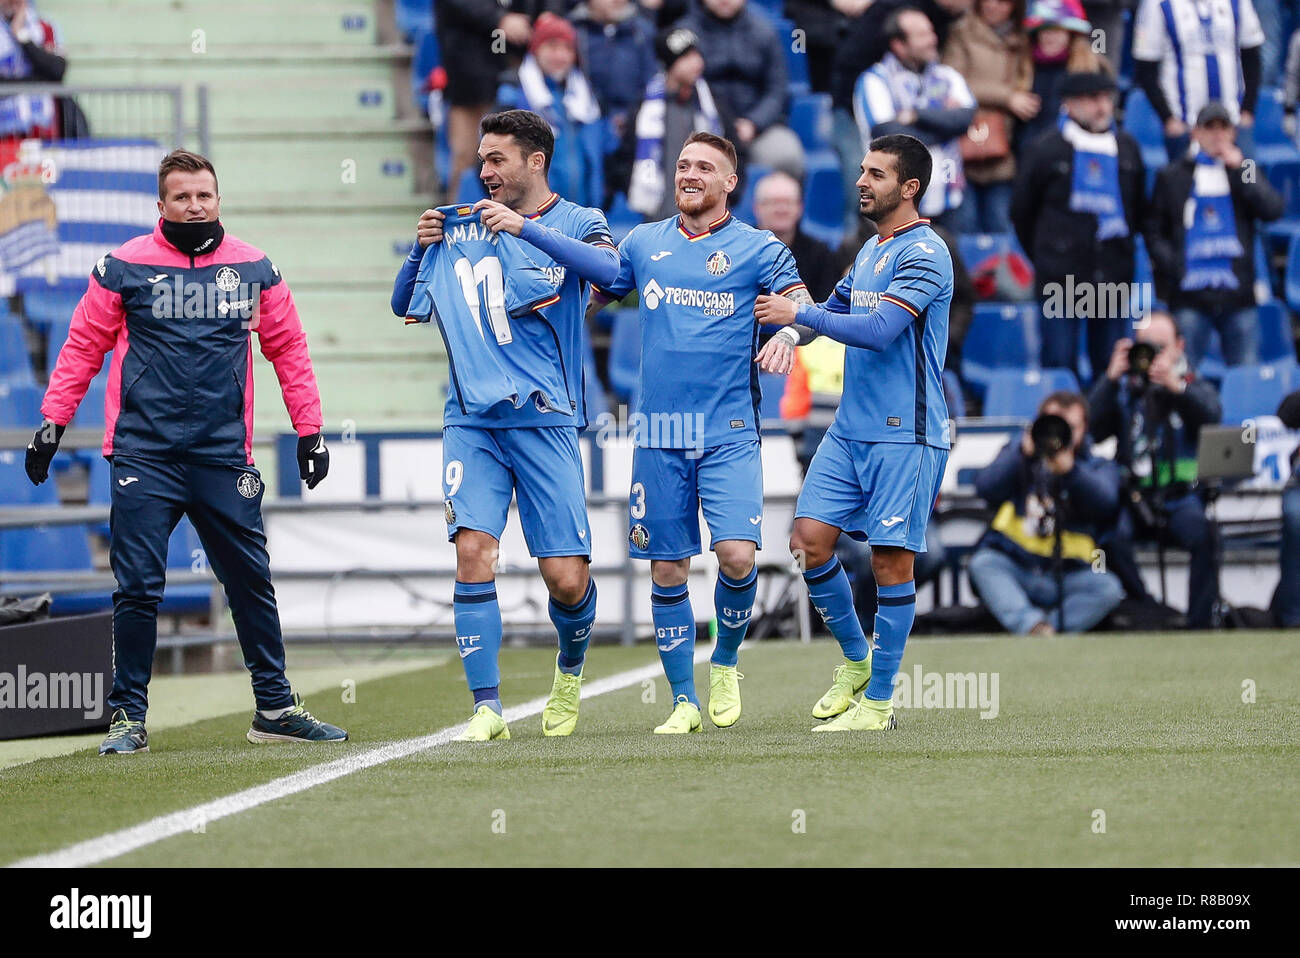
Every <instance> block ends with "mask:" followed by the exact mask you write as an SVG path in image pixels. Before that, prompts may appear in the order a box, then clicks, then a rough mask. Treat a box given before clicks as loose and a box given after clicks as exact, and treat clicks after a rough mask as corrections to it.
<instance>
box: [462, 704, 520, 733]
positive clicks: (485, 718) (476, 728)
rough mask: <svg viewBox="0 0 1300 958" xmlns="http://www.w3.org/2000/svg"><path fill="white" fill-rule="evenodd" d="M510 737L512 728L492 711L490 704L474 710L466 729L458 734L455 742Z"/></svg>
mask: <svg viewBox="0 0 1300 958" xmlns="http://www.w3.org/2000/svg"><path fill="white" fill-rule="evenodd" d="M509 738H510V729H509V727H508V726H507V725H506V720H505V719H503V718H502V717H501V716H500V715H497V713H496V712H494V711H492V706H490V705H480V706H479V707H478V708H477V709H475V710H474V715H473V716H472V717H471V718H470V720H469V726H468V727H467V728H466V729H465V731H463V732H461V733H460V734H459V735H457V736H456V737H455V738H454V739H452V741H454V742H496V741H505V740H507V739H509Z"/></svg>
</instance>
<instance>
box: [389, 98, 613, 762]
mask: <svg viewBox="0 0 1300 958" xmlns="http://www.w3.org/2000/svg"><path fill="white" fill-rule="evenodd" d="M480 132H481V134H482V139H481V141H480V143H479V150H478V156H479V160H480V162H481V163H482V173H481V174H480V176H481V179H482V180H483V184H484V186H486V187H487V190H488V194H489V195H490V197H491V199H488V200H480V201H479V202H478V203H477V204H475V205H474V208H473V209H474V213H476V214H477V216H476V217H458V218H457V220H458V227H459V228H464V229H465V230H466V233H467V235H468V233H469V232H470V230H471V229H472V226H473V224H469V223H465V222H463V221H464V220H466V219H477V220H478V222H479V223H480V224H481V225H482V226H483V227H486V228H487V229H488V230H489V231H491V232H492V233H495V234H498V235H499V236H500V237H501V239H502V240H503V241H504V240H505V239H506V234H508V235H509V236H510V237H517V238H518V240H520V241H522V242H521V243H520V244H519V245H520V246H522V247H523V248H524V249H525V250H526V255H527V257H528V258H530V259H531V260H532V261H533V262H534V263H535V264H536V266H538V267H540V268H541V269H542V270H543V271H545V273H546V274H547V275H549V276H551V277H553V279H552V282H553V283H554V287H555V293H557V294H558V299H557V300H556V301H555V302H553V303H544V301H543V302H541V303H539V302H522V301H521V302H520V303H518V304H514V305H518V306H519V307H520V309H519V310H518V311H517V312H516V315H514V316H509V315H506V316H501V315H498V316H496V318H495V319H494V318H493V313H494V312H501V311H500V310H496V309H495V308H494V306H496V305H500V304H501V303H503V302H504V301H506V300H508V299H509V298H510V295H511V292H510V289H511V284H510V283H509V282H505V281H504V280H503V278H502V274H501V271H500V270H499V269H488V270H477V271H475V272H474V273H473V274H472V275H471V276H470V278H469V280H468V282H467V283H466V284H464V285H462V284H460V283H457V284H454V288H452V289H446V290H431V291H429V292H430V295H429V296H426V297H421V300H422V301H426V302H432V303H434V304H435V306H436V304H438V303H446V302H451V303H455V302H456V298H457V297H462V296H466V297H473V298H474V299H475V300H477V299H478V296H479V293H478V290H479V288H480V287H484V288H485V289H486V292H485V293H484V297H485V298H484V302H485V303H487V304H488V310H487V312H488V314H489V315H488V316H487V317H486V323H485V325H484V326H483V330H482V331H483V334H484V336H485V337H491V338H492V339H493V343H494V346H499V348H500V354H499V355H501V357H502V360H503V365H504V368H506V369H507V370H508V371H509V372H510V373H511V374H512V375H513V378H514V379H515V380H526V381H527V382H528V383H529V384H545V383H554V384H556V386H555V388H552V389H546V388H543V389H539V390H536V391H533V392H531V393H529V395H530V396H531V398H530V399H529V401H527V402H525V403H523V404H522V405H518V404H517V403H516V402H511V401H509V400H508V399H503V400H502V401H500V402H497V403H496V404H495V405H492V406H490V407H488V408H487V409H486V410H479V409H476V408H473V407H471V406H470V405H469V404H468V403H467V404H465V405H464V406H462V402H461V399H462V397H463V396H464V393H463V392H462V391H460V390H458V389H457V388H452V389H450V390H449V391H448V397H447V405H446V411H445V414H444V426H443V496H444V499H445V501H446V515H447V536H448V538H449V539H450V540H451V541H452V542H454V543H455V545H456V590H455V597H454V601H453V609H454V613H455V619H456V643H457V647H458V651H459V652H460V656H461V662H462V664H463V665H464V667H465V676H466V679H467V680H468V682H469V687H470V690H471V691H472V692H473V695H474V714H473V717H472V718H471V719H470V722H469V727H468V729H467V730H466V732H465V733H464V735H462V736H461V738H462V739H463V740H466V741H489V740H493V739H508V738H509V737H510V731H509V729H508V727H507V725H506V721H505V719H504V718H503V717H502V714H501V713H502V707H501V693H500V684H501V675H500V669H499V665H498V655H499V652H500V648H501V631H502V630H501V609H500V606H499V605H498V604H497V595H496V582H495V576H496V561H497V552H498V548H499V544H500V539H501V533H502V531H503V530H504V529H505V524H506V518H507V515H508V512H509V508H510V500H511V496H512V495H514V497H515V498H516V499H517V500H518V503H519V517H520V521H521V523H522V525H523V532H524V539H525V540H526V541H527V543H528V551H529V552H530V553H531V554H532V555H533V556H534V557H536V559H537V564H538V568H539V570H540V571H541V574H542V578H543V579H544V580H545V582H546V587H547V590H548V591H549V592H550V615H551V621H552V622H553V623H554V624H555V629H556V632H557V633H558V636H559V645H560V652H559V656H558V658H557V661H556V670H555V680H554V684H553V686H552V689H551V695H550V698H549V700H548V702H547V704H546V707H545V709H544V710H543V711H542V731H543V733H544V734H546V735H569V734H571V733H572V732H573V730H574V728H575V727H576V726H577V723H578V700H579V692H580V684H581V680H582V667H583V662H584V660H585V656H586V651H587V644H588V642H589V640H590V636H591V628H592V624H593V622H594V621H595V618H596V586H595V583H594V582H593V581H592V580H591V577H590V575H589V572H588V564H589V563H590V560H591V538H590V535H589V528H590V527H589V525H588V523H587V504H586V494H585V490H586V484H585V482H584V481H583V472H582V457H581V455H580V453H579V449H578V432H579V430H581V429H582V428H583V427H585V425H586V421H587V417H586V407H585V403H584V401H583V373H582V369H583V366H582V337H583V334H584V326H583V320H584V310H585V308H586V302H587V287H588V285H589V284H591V283H593V282H599V283H609V282H613V280H614V278H615V276H616V275H617V273H618V254H617V251H616V250H615V247H614V244H613V241H612V239H611V237H610V235H609V227H608V225H607V224H606V222H605V217H604V214H602V213H601V212H600V211H598V210H593V209H588V208H586V207H582V206H578V205H576V204H574V203H570V202H568V201H566V200H563V199H561V198H560V197H559V196H557V195H556V194H555V193H553V192H552V191H551V189H550V187H549V186H548V185H547V170H548V169H549V168H550V163H551V156H552V154H553V153H554V150H555V137H554V134H553V133H552V132H551V128H550V126H549V124H547V122H546V120H545V119H543V118H542V117H540V116H538V115H537V114H536V113H531V112H528V111H526V110H507V111H504V112H501V113H494V114H492V115H490V116H488V117H486V118H484V120H483V122H482V124H481V126H480ZM444 225H447V226H448V228H450V225H449V223H448V221H447V220H446V211H444V210H426V211H425V213H424V214H423V215H422V216H421V217H420V222H419V225H418V228H417V242H416V244H415V245H414V246H413V247H412V248H411V253H410V255H409V256H408V257H407V261H406V263H405V264H404V265H403V267H402V270H401V272H400V273H399V274H398V277H397V282H396V284H395V285H394V289H393V301H392V306H393V311H394V312H395V313H396V314H397V315H399V316H401V315H407V310H408V307H411V308H415V307H416V305H417V304H416V303H414V302H413V294H414V293H415V292H416V276H417V273H419V272H420V270H421V260H422V259H423V258H424V256H425V255H426V251H427V250H428V247H430V246H433V245H434V244H439V243H442V242H443V240H444ZM511 242H512V243H513V242H514V241H513V240H512V241H511ZM480 245H481V244H480ZM471 265H472V266H477V265H479V264H477V263H476V264H471ZM487 265H489V266H490V265H491V264H487ZM511 278H512V279H514V278H516V277H514V276H513V275H512V277H511ZM448 285H452V284H448ZM464 286H468V287H469V288H468V289H467V290H465V289H464ZM532 298H533V297H530V296H523V297H522V299H532ZM510 305H511V304H507V311H508V310H509V307H510ZM437 308H438V309H439V311H440V313H441V310H442V307H437ZM476 308H477V307H476ZM443 319H444V321H453V320H452V319H450V318H447V317H443ZM460 332H461V333H463V332H464V330H463V329H462V330H460ZM448 341H449V343H450V342H451V340H450V338H449V340H448ZM455 378H456V376H455V374H453V387H455V386H456V383H455V381H454V380H455ZM464 385H465V386H466V387H467V388H468V386H469V384H468V383H466V384H464Z"/></svg>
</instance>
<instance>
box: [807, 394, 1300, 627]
mask: <svg viewBox="0 0 1300 958" xmlns="http://www.w3.org/2000/svg"><path fill="white" fill-rule="evenodd" d="M782 415H784V413H782ZM1277 417H1278V418H1279V419H1281V420H1282V425H1284V426H1286V427H1287V428H1288V429H1300V389H1297V390H1296V391H1295V392H1293V393H1291V395H1289V396H1287V397H1286V398H1285V399H1283V400H1282V405H1281V406H1279V407H1278V410H1277ZM1278 564H1279V566H1280V569H1279V571H1280V572H1281V577H1280V578H1279V579H1278V583H1277V591H1276V592H1274V593H1273V613H1274V614H1275V615H1276V616H1277V618H1278V621H1279V622H1280V623H1281V624H1282V625H1284V626H1286V627H1287V628H1290V629H1294V628H1297V627H1300V589H1297V588H1296V583H1298V582H1300V449H1296V451H1295V452H1293V453H1292V454H1291V481H1290V482H1288V483H1287V485H1286V489H1285V490H1283V492H1282V551H1281V556H1280V560H1279V563H1278Z"/></svg>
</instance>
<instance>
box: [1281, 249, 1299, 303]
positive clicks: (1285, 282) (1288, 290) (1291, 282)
mask: <svg viewBox="0 0 1300 958" xmlns="http://www.w3.org/2000/svg"><path fill="white" fill-rule="evenodd" d="M1282 293H1283V295H1284V296H1285V297H1286V302H1287V305H1288V306H1290V307H1291V308H1292V309H1293V310H1295V311H1296V312H1300V234H1297V235H1296V236H1293V237H1291V241H1290V243H1289V244H1288V245H1287V255H1286V275H1285V276H1284V277H1283V278H1282Z"/></svg>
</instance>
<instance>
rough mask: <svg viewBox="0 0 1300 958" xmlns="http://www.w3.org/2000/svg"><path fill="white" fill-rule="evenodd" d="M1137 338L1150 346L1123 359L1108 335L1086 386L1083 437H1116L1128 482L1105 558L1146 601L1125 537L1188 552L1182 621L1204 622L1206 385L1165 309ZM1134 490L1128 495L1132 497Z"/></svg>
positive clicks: (1209, 387) (1209, 560) (1211, 393)
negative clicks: (1102, 364) (1110, 347)
mask: <svg viewBox="0 0 1300 958" xmlns="http://www.w3.org/2000/svg"><path fill="white" fill-rule="evenodd" d="M1137 340H1138V342H1139V343H1144V344H1146V345H1147V346H1148V347H1150V348H1151V349H1154V350H1155V355H1154V357H1149V364H1146V363H1145V362H1144V364H1141V365H1144V366H1145V368H1144V369H1143V368H1140V367H1136V368H1135V364H1134V363H1133V362H1132V361H1131V359H1132V356H1133V346H1134V344H1133V341H1132V340H1131V339H1128V338H1127V337H1125V338H1124V339H1121V340H1120V341H1119V342H1117V343H1116V344H1115V349H1114V351H1113V353H1112V354H1111V359H1110V364H1109V366H1107V368H1106V375H1105V376H1102V377H1099V378H1098V380H1097V382H1096V383H1095V384H1094V385H1093V387H1092V392H1091V394H1090V395H1089V397H1088V399H1089V402H1090V403H1091V404H1092V437H1093V439H1094V440H1096V441H1097V442H1103V441H1105V440H1106V439H1109V438H1111V437H1112V436H1114V437H1115V438H1116V439H1117V440H1118V445H1117V447H1116V452H1115V462H1116V463H1117V464H1118V465H1119V467H1120V468H1121V470H1123V474H1124V476H1125V480H1126V481H1125V485H1126V487H1127V488H1128V489H1129V490H1130V497H1129V501H1128V502H1127V503H1126V509H1125V514H1124V515H1123V516H1122V521H1121V523H1120V526H1119V531H1118V533H1117V535H1116V537H1115V539H1114V541H1113V542H1111V543H1109V544H1108V545H1107V547H1106V555H1107V558H1108V560H1109V561H1110V566H1111V568H1112V569H1114V570H1115V572H1116V574H1117V575H1119V576H1120V578H1121V580H1122V581H1123V582H1124V586H1125V589H1126V590H1127V591H1128V593H1129V596H1130V597H1131V598H1134V599H1138V600H1145V601H1150V597H1149V596H1148V595H1147V594H1146V588H1145V586H1144V585H1143V583H1142V577H1141V575H1139V574H1138V571H1137V560H1136V558H1135V557H1134V554H1133V539H1134V537H1136V538H1137V539H1145V540H1150V539H1154V538H1160V539H1163V540H1164V541H1165V542H1166V543H1167V544H1173V545H1175V546H1177V547H1178V548H1180V549H1186V550H1187V551H1188V552H1189V553H1190V554H1191V570H1190V572H1191V578H1190V580H1189V582H1188V596H1189V600H1188V610H1187V624H1188V625H1189V626H1191V627H1192V628H1194V629H1208V628H1209V627H1210V625H1211V617H1212V615H1213V612H1214V604H1215V602H1216V600H1217V597H1218V592H1219V585H1218V576H1217V575H1216V574H1215V568H1214V550H1213V548H1212V545H1213V542H1212V538H1211V532H1212V530H1211V528H1210V523H1209V520H1208V519H1206V517H1205V504H1204V503H1203V502H1202V501H1201V497H1200V494H1199V493H1198V491H1197V489H1196V463H1197V446H1198V443H1199V441H1200V434H1201V427H1202V426H1206V425H1213V424H1215V423H1217V422H1218V421H1219V418H1220V415H1221V413H1222V406H1221V405H1220V404H1219V393H1218V390H1216V389H1215V388H1214V384H1213V383H1211V382H1210V381H1209V380H1207V379H1200V378H1198V377H1197V375H1196V370H1195V369H1194V368H1193V367H1192V366H1191V365H1190V364H1189V363H1188V362H1187V355H1186V353H1185V352H1184V351H1183V348H1184V342H1183V337H1182V335H1181V333H1180V332H1179V329H1178V324H1177V323H1176V322H1174V318H1173V317H1172V316H1170V315H1169V314H1168V313H1166V312H1159V311H1157V312H1153V313H1151V315H1150V316H1148V317H1147V319H1146V322H1145V324H1144V325H1143V326H1142V327H1141V329H1139V330H1138V336H1137ZM1134 494H1136V498H1134Z"/></svg>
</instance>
